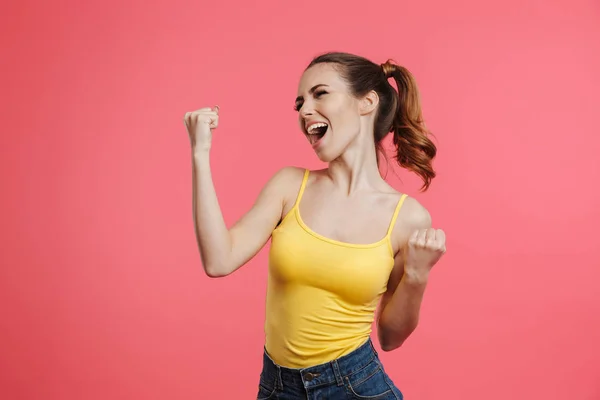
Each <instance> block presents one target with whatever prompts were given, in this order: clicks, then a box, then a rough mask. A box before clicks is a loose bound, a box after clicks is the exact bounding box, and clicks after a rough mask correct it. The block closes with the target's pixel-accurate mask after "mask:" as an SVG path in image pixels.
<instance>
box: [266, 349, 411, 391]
mask: <svg viewBox="0 0 600 400" xmlns="http://www.w3.org/2000/svg"><path fill="white" fill-rule="evenodd" d="M267 399H269V400H271V399H278V400H298V399H305V400H317V399H319V400H325V399H328V400H338V399H339V400H349V399H369V400H387V399H389V400H402V399H403V395H402V393H401V392H400V390H399V389H398V388H397V387H396V386H395V385H394V383H393V382H392V380H391V379H390V377H389V376H388V375H387V373H386V372H385V370H384V368H383V365H382V364H381V362H380V360H379V356H378V355H377V351H376V350H375V348H374V347H373V343H372V341H371V339H369V340H367V341H366V342H365V343H364V344H363V345H362V346H361V347H359V348H358V349H356V350H355V351H353V352H351V353H349V354H347V355H345V356H343V357H340V358H338V359H336V360H333V361H330V362H328V363H325V364H321V365H316V366H313V367H309V368H302V369H290V368H285V367H282V366H279V365H277V364H275V362H273V360H272V359H271V358H270V357H269V355H268V354H267V352H266V350H265V351H264V355H263V369H262V372H261V374H260V382H259V385H258V395H257V400H267Z"/></svg>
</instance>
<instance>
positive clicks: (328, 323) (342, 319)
mask: <svg viewBox="0 0 600 400" xmlns="http://www.w3.org/2000/svg"><path fill="white" fill-rule="evenodd" d="M308 175H309V171H308V170H306V172H305V174H304V179H303V181H302V185H301V187H300V190H299V193H298V197H297V199H296V203H295V204H294V206H293V208H292V209H291V210H290V212H289V213H288V214H287V215H286V216H285V218H284V219H283V220H282V221H281V224H280V225H279V226H278V227H277V228H276V229H275V230H274V231H273V235H272V241H271V248H270V252H269V276H268V286H267V298H266V321H265V335H266V336H265V348H266V350H267V353H268V354H269V356H270V357H271V358H272V359H273V360H274V361H275V362H276V363H277V364H279V365H282V366H285V367H288V368H306V367H308V366H312V365H317V364H322V363H325V362H328V361H331V360H333V359H336V358H338V357H341V356H343V355H345V354H347V353H349V352H351V351H353V350H355V349H357V348H358V347H359V346H360V345H361V344H363V343H364V342H365V341H366V340H367V339H368V338H369V336H370V334H371V327H372V324H373V319H374V315H375V310H376V307H377V304H378V302H379V300H380V298H381V295H382V294H383V293H384V292H385V290H386V286H387V282H388V278H389V275H390V273H391V271H392V268H393V266H394V255H393V251H392V246H391V242H390V234H391V231H392V228H393V227H394V223H395V221H396V218H397V216H398V212H399V210H400V207H401V206H402V203H403V202H404V199H405V198H406V195H402V197H401V199H400V201H399V202H398V205H397V206H396V209H395V211H394V214H393V216H392V220H391V222H390V225H389V228H388V232H387V234H386V236H385V237H384V238H383V239H381V240H379V241H378V242H375V243H371V244H350V243H344V242H339V241H337V240H332V239H329V238H326V237H324V236H322V235H319V234H318V233H316V232H314V231H312V230H311V229H310V228H309V227H308V226H306V224H305V223H304V222H303V221H302V218H301V216H300V212H299V207H298V206H299V204H300V200H301V198H302V194H303V193H304V188H305V186H306V181H307V179H308Z"/></svg>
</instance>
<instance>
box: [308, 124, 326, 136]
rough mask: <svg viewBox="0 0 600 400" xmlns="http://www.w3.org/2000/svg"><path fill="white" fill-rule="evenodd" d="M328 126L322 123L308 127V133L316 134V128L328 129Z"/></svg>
mask: <svg viewBox="0 0 600 400" xmlns="http://www.w3.org/2000/svg"><path fill="white" fill-rule="evenodd" d="M326 126H327V124H324V123H322V122H317V123H316V124H312V125H311V126H309V127H308V131H307V132H308V133H310V134H311V135H312V133H313V132H314V130H315V129H316V128H321V127H326Z"/></svg>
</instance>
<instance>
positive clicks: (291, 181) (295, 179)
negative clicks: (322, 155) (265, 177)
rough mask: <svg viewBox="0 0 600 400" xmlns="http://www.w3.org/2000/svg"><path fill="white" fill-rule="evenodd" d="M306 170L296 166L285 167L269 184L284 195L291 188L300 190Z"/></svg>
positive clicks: (276, 173)
mask: <svg viewBox="0 0 600 400" xmlns="http://www.w3.org/2000/svg"><path fill="white" fill-rule="evenodd" d="M304 171H305V168H301V167H296V166H285V167H282V168H280V169H279V170H277V171H276V172H275V173H274V174H273V176H272V177H271V178H270V179H269V182H268V183H267V185H268V186H272V187H274V188H276V189H278V190H279V191H281V192H282V193H285V192H287V191H288V190H289V189H291V188H296V189H297V188H298V187H299V185H300V184H301V183H302V179H303V178H304Z"/></svg>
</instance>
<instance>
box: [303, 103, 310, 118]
mask: <svg viewBox="0 0 600 400" xmlns="http://www.w3.org/2000/svg"><path fill="white" fill-rule="evenodd" d="M310 115H313V109H312V106H310V105H308V104H306V103H304V104H303V105H302V108H301V109H300V116H301V117H302V118H306V117H308V116H310Z"/></svg>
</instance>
